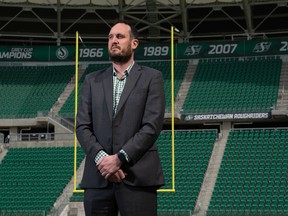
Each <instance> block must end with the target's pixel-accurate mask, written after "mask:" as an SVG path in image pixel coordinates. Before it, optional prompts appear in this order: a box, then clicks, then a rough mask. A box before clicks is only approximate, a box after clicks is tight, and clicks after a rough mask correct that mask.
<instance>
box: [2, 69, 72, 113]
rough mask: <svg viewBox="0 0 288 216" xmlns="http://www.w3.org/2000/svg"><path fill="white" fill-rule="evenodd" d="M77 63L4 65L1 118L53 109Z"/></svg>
mask: <svg viewBox="0 0 288 216" xmlns="http://www.w3.org/2000/svg"><path fill="white" fill-rule="evenodd" d="M73 74H74V67H73V66H67V65H66V66H39V67H30V66H27V67H21V66H15V67H0V80H1V82H0V110H1V113H0V118H31V117H35V116H36V115H37V112H38V111H49V110H50V109H51V107H52V106H53V104H54V103H55V102H56V101H57V99H58V97H59V95H60V94H61V93H62V91H63V90H64V88H65V87H66V85H67V84H68V82H69V81H70V80H71V77H72V76H73Z"/></svg>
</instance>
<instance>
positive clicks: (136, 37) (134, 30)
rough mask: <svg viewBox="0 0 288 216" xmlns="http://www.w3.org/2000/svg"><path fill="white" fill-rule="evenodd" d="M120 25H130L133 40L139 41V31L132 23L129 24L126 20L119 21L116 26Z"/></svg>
mask: <svg viewBox="0 0 288 216" xmlns="http://www.w3.org/2000/svg"><path fill="white" fill-rule="evenodd" d="M118 23H123V24H125V25H128V26H129V27H130V29H131V32H130V36H131V38H134V39H138V30H137V28H136V27H135V26H134V25H132V24H131V23H130V22H128V21H126V20H119V21H117V22H116V23H114V25H116V24H118ZM114 25H113V26H114Z"/></svg>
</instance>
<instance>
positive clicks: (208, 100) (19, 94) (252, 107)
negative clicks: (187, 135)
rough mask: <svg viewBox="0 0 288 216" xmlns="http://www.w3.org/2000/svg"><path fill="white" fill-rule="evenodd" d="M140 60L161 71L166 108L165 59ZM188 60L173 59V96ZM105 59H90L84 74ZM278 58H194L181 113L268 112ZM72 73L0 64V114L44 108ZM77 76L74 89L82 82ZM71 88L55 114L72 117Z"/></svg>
mask: <svg viewBox="0 0 288 216" xmlns="http://www.w3.org/2000/svg"><path fill="white" fill-rule="evenodd" d="M141 64H143V65H146V66H150V67H153V68H155V69H158V70H160V71H162V73H163V77H164V85H165V86H164V87H165V95H166V112H171V111H170V110H171V72H170V71H171V62H170V61H157V62H156V61H154V62H153V61H150V62H148V61H147V62H141ZM188 64H189V62H188V61H175V74H174V94H175V95H174V98H175V97H176V95H177V94H178V91H179V88H180V85H181V83H182V82H183V78H184V76H185V73H186V71H187V68H188ZM108 66H110V64H107V63H105V64H104V63H102V64H91V65H89V67H87V69H86V71H85V73H84V76H85V75H86V74H88V73H90V72H92V71H96V70H99V69H102V68H107V67H108ZM281 66H282V60H281V59H280V58H278V57H277V58H267V59H265V60H264V58H263V59H260V60H259V59H255V58H250V59H249V58H248V59H245V60H243V59H233V60H229V61H228V60H227V61H220V60H217V59H216V60H199V63H198V65H197V68H196V72H195V75H194V77H193V80H191V81H192V82H191V85H190V88H189V91H188V95H187V97H186V100H185V102H184V105H183V107H182V112H183V113H185V114H187V113H192V114H197V113H201V114H203V113H223V112H224V113H225V112H226V113H227V112H268V111H270V110H271V107H273V106H275V105H276V101H277V96H278V88H279V79H280V72H281ZM73 75H74V66H38V67H19V66H17V67H6V66H5V67H3V66H2V67H0V80H1V83H0V89H1V91H0V95H1V97H0V108H1V113H0V118H29V117H35V116H36V115H37V112H38V111H46V112H48V111H49V110H50V109H51V107H52V106H53V104H54V103H55V102H56V101H57V99H58V97H59V96H60V94H61V93H62V91H63V89H64V88H65V86H66V85H67V84H68V82H69V81H70V80H71V78H72V77H73ZM84 76H82V78H81V79H80V80H79V86H78V87H79V90H80V89H81V86H82V83H83V81H84ZM74 100H75V96H74V91H73V92H72V94H71V95H70V97H69V98H68V99H67V101H66V102H65V104H64V105H63V107H62V109H61V110H60V115H61V116H63V117H73V116H74V114H73V113H74Z"/></svg>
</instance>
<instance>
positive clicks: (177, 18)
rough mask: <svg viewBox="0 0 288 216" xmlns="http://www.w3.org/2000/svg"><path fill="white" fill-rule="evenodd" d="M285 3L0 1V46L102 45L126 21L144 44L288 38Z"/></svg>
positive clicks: (250, 0)
mask: <svg viewBox="0 0 288 216" xmlns="http://www.w3.org/2000/svg"><path fill="white" fill-rule="evenodd" d="M287 2H288V1H287V0H285V1H284V0H270V1H268V0H0V14H1V15H0V43H1V44H3V45H4V44H23V45H31V44H33V45H35V44H54V45H62V44H73V43H74V41H75V32H76V31H78V32H79V34H80V35H81V38H82V39H83V41H84V43H87V44H101V43H106V42H107V34H108V32H109V29H110V27H111V25H112V24H113V23H114V22H115V21H117V20H119V19H123V20H128V21H130V22H132V23H134V24H135V25H136V27H137V28H138V30H139V35H140V39H141V40H142V41H145V42H165V41H168V40H170V35H171V32H170V31H171V26H174V27H175V30H178V31H175V36H174V38H175V39H177V40H178V41H179V42H189V41H199V40H218V39H220V40H223V39H225V40H229V39H232V40H236V39H254V38H272V37H273V38H275V37H284V36H288V25H287V21H286V20H287V18H288V5H287Z"/></svg>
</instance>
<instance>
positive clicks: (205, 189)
mask: <svg viewBox="0 0 288 216" xmlns="http://www.w3.org/2000/svg"><path fill="white" fill-rule="evenodd" d="M222 130H223V131H222V134H221V135H220V137H219V139H218V140H216V142H215V144H214V147H213V151H212V154H211V158H210V160H209V164H208V167H207V171H206V173H205V176H204V179H203V183H202V186H201V189H200V192H199V195H198V199H197V201H196V204H195V208H194V211H193V212H194V214H193V215H195V216H202V215H205V214H206V212H207V210H208V207H209V203H210V200H211V198H212V193H213V189H214V186H215V183H216V180H217V176H218V172H219V169H220V166H221V161H222V158H223V155H224V151H225V146H226V142H227V139H228V135H229V130H230V124H229V123H228V122H223V126H222Z"/></svg>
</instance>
